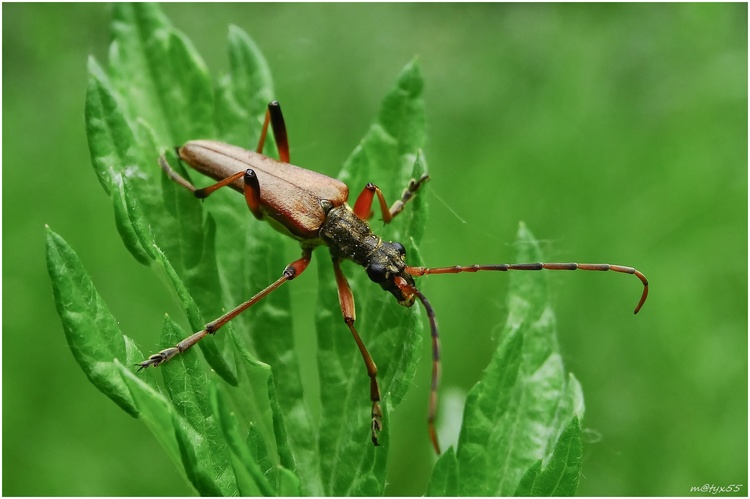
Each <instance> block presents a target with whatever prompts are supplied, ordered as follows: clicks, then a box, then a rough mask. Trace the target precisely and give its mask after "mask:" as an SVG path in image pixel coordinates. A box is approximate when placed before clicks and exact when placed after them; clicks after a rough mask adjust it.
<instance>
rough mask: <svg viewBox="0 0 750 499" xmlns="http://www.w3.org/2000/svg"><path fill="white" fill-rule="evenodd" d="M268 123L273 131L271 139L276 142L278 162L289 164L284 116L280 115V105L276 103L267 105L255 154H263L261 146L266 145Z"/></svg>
mask: <svg viewBox="0 0 750 499" xmlns="http://www.w3.org/2000/svg"><path fill="white" fill-rule="evenodd" d="M269 122H270V123H271V129H272V130H273V138H274V140H275V141H276V148H277V150H278V151H279V161H281V162H282V163H289V140H288V138H287V134H286V124H285V123H284V115H283V114H281V105H280V104H279V102H278V101H272V102H269V103H268V109H266V118H265V120H263V128H262V129H261V131H260V139H258V146H257V147H256V148H255V152H257V153H258V154H263V146H264V145H265V143H266V133H267V132H268V123H269Z"/></svg>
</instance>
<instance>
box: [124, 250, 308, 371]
mask: <svg viewBox="0 0 750 499" xmlns="http://www.w3.org/2000/svg"><path fill="white" fill-rule="evenodd" d="M311 255H312V251H311V250H305V251H304V252H303V254H302V258H300V259H299V260H295V261H293V262H292V263H290V264H289V265H287V267H286V268H285V269H284V273H283V274H282V275H281V277H280V278H279V279H277V280H276V281H275V282H274V283H273V284H271V285H270V286H268V287H267V288H266V289H264V290H263V291H261V292H260V293H258V294H256V295H255V296H253V297H252V298H250V299H249V300H248V301H246V302H245V303H242V304H241V305H239V306H237V307H235V308H234V309H232V310H230V311H229V312H227V313H226V314H224V315H222V316H221V317H219V318H218V319H216V320H213V321H211V322H209V323H208V324H206V327H205V328H204V329H203V330H202V331H198V332H197V333H195V334H192V335H190V336H188V337H187V338H185V339H184V340H182V341H180V342H179V343H177V345H175V346H173V347H169V348H165V349H164V350H162V351H161V352H159V353H156V354H154V355H152V356H150V357H149V358H148V359H146V360H144V361H143V362H141V363H139V364H137V365H138V366H140V369H138V370H139V371H140V370H141V369H144V368H146V367H150V366H153V367H156V366H158V365H160V364H163V363H164V362H167V361H168V360H170V359H171V358H172V357H174V356H175V355H177V354H179V353H182V352H184V351H185V350H187V349H188V348H190V347H192V346H193V345H195V344H196V343H198V342H199V341H200V340H202V339H203V338H205V337H206V336H208V335H209V334H214V333H215V332H216V331H218V330H219V329H220V328H221V327H223V326H224V325H225V324H226V323H227V322H229V321H231V320H232V319H234V318H235V317H237V316H238V315H239V314H241V313H242V312H244V311H245V310H247V309H248V308H250V307H252V306H253V305H255V304H256V303H258V302H259V301H260V300H261V299H262V298H265V297H266V296H267V295H269V294H270V293H271V292H272V291H274V290H275V289H276V288H278V287H279V286H281V285H282V284H284V283H285V282H286V281H291V280H292V279H294V278H295V277H297V276H298V275H300V274H301V273H302V272H304V271H305V269H306V268H307V266H308V264H309V263H310V258H311Z"/></svg>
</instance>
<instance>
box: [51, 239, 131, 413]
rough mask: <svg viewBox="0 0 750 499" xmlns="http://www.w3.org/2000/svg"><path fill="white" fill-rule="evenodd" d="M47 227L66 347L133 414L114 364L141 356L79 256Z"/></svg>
mask: <svg viewBox="0 0 750 499" xmlns="http://www.w3.org/2000/svg"><path fill="white" fill-rule="evenodd" d="M46 231H47V270H48V272H49V276H50V279H51V280H52V292H53V294H54V297H55V305H56V307H57V314H58V315H59V316H60V319H61V320H62V324H63V330H64V331H65V337H66V339H67V340H68V346H69V347H70V351H71V352H72V353H73V356H74V357H75V359H76V361H77V362H78V365H80V366H81V369H83V372H84V373H86V376H87V377H88V378H89V380H90V381H91V382H92V383H93V384H94V386H96V387H97V388H98V389H99V390H100V391H101V392H102V393H104V394H105V395H106V396H107V397H109V398H111V399H112V400H113V401H114V402H115V403H116V404H117V405H119V406H120V407H122V409H123V410H124V411H125V412H127V413H128V414H130V415H131V416H137V415H138V409H137V408H136V405H135V403H134V402H133V399H132V397H131V396H130V391H129V390H128V388H127V386H126V385H125V382H124V381H123V380H122V377H121V376H120V372H119V369H118V368H117V367H116V365H115V364H114V362H115V360H116V359H119V360H120V361H121V362H124V363H126V364H130V365H132V364H134V363H135V362H136V361H137V360H140V359H141V358H142V354H141V353H140V352H139V351H138V348H137V347H136V346H135V344H134V343H133V341H132V340H131V339H130V338H128V337H127V336H124V335H123V334H122V332H121V331H120V329H119V327H118V326H117V320H116V319H115V318H114V317H113V316H112V314H111V313H110V312H109V310H108V309H107V306H106V304H105V303H104V300H102V297H101V296H99V293H97V291H96V288H95V287H94V284H93V283H92V282H91V279H89V276H88V274H87V273H86V270H85V269H84V268H83V265H82V264H81V262H80V260H79V259H78V255H76V253H75V252H74V251H73V250H72V249H71V248H70V246H68V243H67V242H65V240H64V239H63V238H62V237H60V236H59V235H57V234H56V233H54V232H53V231H52V230H51V229H50V228H49V227H47V228H46Z"/></svg>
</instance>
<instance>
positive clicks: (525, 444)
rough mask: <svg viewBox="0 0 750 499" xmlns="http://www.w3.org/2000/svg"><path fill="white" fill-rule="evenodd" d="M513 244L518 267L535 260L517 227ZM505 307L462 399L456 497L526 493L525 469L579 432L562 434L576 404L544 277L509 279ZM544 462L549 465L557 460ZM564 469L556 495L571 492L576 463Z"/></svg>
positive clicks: (527, 236)
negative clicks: (479, 372) (482, 367)
mask: <svg viewBox="0 0 750 499" xmlns="http://www.w3.org/2000/svg"><path fill="white" fill-rule="evenodd" d="M516 244H517V248H518V255H517V258H518V261H543V257H542V254H541V251H540V249H539V246H538V244H537V243H536V241H535V240H534V238H533V236H532V235H531V233H530V232H529V231H528V230H527V229H526V227H525V226H524V225H523V224H522V225H521V227H520V228H519V231H518V240H517V242H516ZM507 303H508V309H509V316H508V320H507V322H506V325H505V329H504V330H503V333H502V338H503V339H502V341H501V343H500V345H499V346H498V349H497V351H496V352H495V355H494V356H493V358H492V360H491V361H490V364H489V366H488V367H487V369H486V371H485V374H484V376H483V377H482V379H481V380H480V381H479V382H478V383H477V385H476V386H475V387H474V388H473V389H472V390H471V391H470V392H469V395H468V397H467V400H466V408H465V412H464V421H463V427H462V431H461V435H460V437H459V443H458V451H457V458H458V470H459V474H458V483H459V489H458V490H459V494H460V495H469V496H472V495H485V496H495V495H512V494H514V493H515V492H516V490H528V486H525V487H526V488H523V487H522V488H521V489H519V482H520V481H521V480H522V479H523V477H524V476H527V477H531V476H532V475H529V473H531V471H529V469H530V467H532V465H534V463H537V462H539V461H540V460H544V459H548V458H549V456H550V455H552V454H553V451H554V450H555V449H557V448H559V449H560V451H559V452H563V449H564V448H565V446H566V445H567V446H568V447H570V446H571V444H570V443H568V444H565V443H561V442H563V440H565V441H569V442H572V441H573V440H574V439H575V438H580V428H579V427H578V428H577V429H575V428H573V429H570V430H569V431H568V432H565V433H563V432H564V430H565V429H566V428H567V427H568V426H569V422H570V421H571V418H572V417H573V416H574V415H576V416H578V417H581V416H582V411H583V403H582V400H583V397H582V395H581V392H580V385H579V384H578V382H577V381H576V380H575V378H573V377H572V376H571V377H570V379H569V380H567V382H566V375H565V370H564V368H563V365H562V359H561V357H560V353H559V348H558V345H557V340H556V336H555V320H554V315H553V313H552V310H551V308H550V306H549V303H548V298H547V285H546V275H545V274H544V273H542V272H520V271H519V272H512V273H511V276H510V289H509V292H508V298H507ZM561 434H563V437H561V436H560V435H561ZM551 462H553V463H555V465H557V463H558V462H559V460H554V459H553V461H551ZM570 466H571V468H570V470H568V471H566V473H564V474H562V475H561V482H560V483H559V484H557V485H556V488H555V490H556V491H558V492H559V493H563V492H562V491H571V490H572V491H575V487H576V485H577V480H578V474H579V472H580V460H578V461H575V460H572V461H571V462H570ZM576 467H577V468H576ZM555 469H556V468H555ZM537 472H538V468H537ZM545 472H546V473H548V475H550V476H551V475H553V474H554V473H555V471H552V470H550V471H548V472H547V471H545ZM433 477H434V475H433ZM525 480H526V481H528V480H531V478H527V479H525ZM524 483H526V482H524ZM547 483H548V482H545V485H546V484H547ZM536 487H537V488H536V489H534V494H535V495H536V493H537V492H539V493H547V491H548V489H544V488H540V487H543V485H542V484H539V485H536ZM549 493H554V491H552V492H549Z"/></svg>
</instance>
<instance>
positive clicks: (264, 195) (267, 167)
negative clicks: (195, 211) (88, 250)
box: [138, 101, 648, 454]
mask: <svg viewBox="0 0 750 499" xmlns="http://www.w3.org/2000/svg"><path fill="white" fill-rule="evenodd" d="M269 123H270V124H271V127H272V130H273V134H274V138H275V140H276V144H277V147H278V152H279V161H276V160H274V159H272V158H269V157H267V156H265V155H263V154H261V151H262V150H263V145H264V143H265V139H266V133H267V130H268V125H269ZM177 154H178V156H179V158H180V160H181V161H184V162H185V163H187V164H188V165H190V166H191V167H193V168H195V169H196V170H198V171H199V172H200V173H203V174H204V175H207V176H209V177H211V178H213V179H214V180H216V181H217V183H216V184H213V185H211V186H209V187H206V188H203V189H196V188H195V187H194V186H193V185H192V184H191V183H190V182H188V181H187V180H185V179H184V178H183V177H181V176H180V175H179V174H177V173H176V172H175V171H174V170H173V169H172V168H171V167H170V166H169V164H168V163H167V161H166V158H165V157H164V156H162V157H160V158H159V165H161V167H162V169H163V170H164V172H165V173H166V174H167V175H168V176H169V178H171V179H172V180H174V181H175V182H177V183H178V184H180V185H182V186H183V187H185V188H187V189H189V190H190V191H191V192H193V193H194V194H195V196H196V197H198V198H205V197H206V196H209V195H210V194H211V193H212V192H214V191H216V190H217V189H219V188H221V187H231V188H232V189H234V190H236V191H238V192H240V193H242V194H244V196H245V200H246V201H247V206H248V208H249V209H250V211H251V212H252V214H253V215H254V216H255V217H256V218H258V219H261V220H267V221H268V222H269V223H270V224H271V225H272V226H273V227H274V228H275V229H277V230H279V231H280V232H282V233H284V234H286V235H288V236H290V237H292V238H294V239H296V240H298V241H299V243H300V246H301V247H302V256H301V257H300V258H299V259H298V260H295V261H294V262H292V263H290V264H289V265H287V267H286V268H285V269H284V272H283V273H282V275H281V277H279V278H278V279H277V280H276V281H275V282H273V283H272V284H271V285H269V286H268V287H267V288H265V289H263V290H262V291H260V292H259V293H258V294H256V295H255V296H253V297H252V298H250V299H249V300H248V301H246V302H244V303H242V304H240V305H238V306H237V307H236V308H234V309H232V310H230V311H229V312H227V313H226V314H224V315H222V316H221V317H219V318H218V319H216V320H214V321H212V322H209V323H208V324H206V327H205V328H204V329H203V330H202V331H199V332H197V333H195V334H193V335H191V336H189V337H187V338H185V339H184V340H182V341H180V342H179V343H178V344H177V345H175V346H173V347H170V348H167V349H164V350H162V351H161V352H159V353H157V354H154V355H152V356H150V357H149V358H148V359H147V360H145V361H143V362H141V363H140V364H138V365H139V366H140V368H141V369H143V368H146V367H149V366H154V367H156V366H158V365H160V364H162V363H164V362H166V361H168V360H169V359H171V358H172V357H174V356H175V355H177V354H178V353H180V352H184V351H185V350H187V349H188V348H190V347H192V346H193V345H195V344H196V343H198V341H200V340H201V339H203V338H204V337H205V336H207V335H209V334H213V333H215V332H216V331H218V330H219V329H220V328H221V327H222V326H223V325H224V324H226V323H227V322H229V321H231V320H232V319H233V318H235V317H236V316H237V315H239V314H240V313H242V312H243V311H245V310H246V309H248V308H250V307H251V306H252V305H254V304H255V303H257V302H258V301H260V300H261V299H262V298H264V297H265V296H266V295H268V294H270V293H271V292H272V291H274V290H275V289H276V288H278V287H279V286H281V285H282V284H284V283H285V282H286V281H290V280H292V279H294V278H295V277H297V276H298V275H300V274H301V273H302V272H304V271H305V269H306V268H307V266H308V264H309V263H310V258H311V254H312V250H313V249H314V248H315V247H317V246H320V245H325V246H328V249H329V251H330V253H331V258H332V261H333V269H334V274H335V276H336V285H337V288H338V295H339V304H340V306H341V313H342V314H343V316H344V323H345V324H346V326H347V327H348V328H349V331H351V333H352V336H353V337H354V341H355V342H356V343H357V348H359V351H360V353H361V354H362V359H363V360H364V363H365V367H366V368H367V375H368V376H369V378H370V400H371V401H372V423H371V430H370V431H371V435H372V442H373V444H375V445H378V433H379V432H380V430H381V429H382V427H383V425H382V412H381V409H380V388H379V387H378V380H377V374H378V370H377V367H376V366H375V362H374V361H373V359H372V357H371V356H370V354H369V352H368V351H367V347H366V346H365V344H364V342H363V341H362V338H360V336H359V333H358V332H357V329H356V328H355V327H354V322H355V320H356V316H355V310H354V297H353V295H352V291H351V288H350V287H349V283H348V282H347V280H346V277H345V276H344V273H343V272H342V271H341V265H340V264H341V260H342V259H349V260H352V261H353V262H355V263H357V264H358V265H361V266H362V267H364V268H365V270H366V271H367V275H368V276H369V278H370V279H371V280H372V281H374V282H376V283H378V284H379V285H380V287H382V288H383V289H384V290H386V291H388V292H390V293H391V294H393V296H394V297H395V298H396V300H397V301H398V302H399V303H400V304H401V305H403V306H406V307H411V306H412V305H413V304H414V302H415V300H419V302H420V303H422V306H423V307H424V309H425V311H426V313H427V317H428V320H429V323H430V332H431V336H432V383H431V385H430V402H429V410H428V417H427V424H428V430H429V435H430V440H431V441H432V445H433V447H434V448H435V452H437V453H438V454H439V453H440V446H439V444H438V439H437V433H436V431H435V417H436V415H437V394H438V387H439V383H440V344H439V339H438V327H437V321H436V319H435V313H434V311H433V309H432V306H431V305H430V302H429V301H428V300H427V298H426V297H425V296H424V294H422V292H421V291H419V289H417V287H416V286H415V283H414V277H420V276H423V275H427V274H457V273H461V272H478V271H486V270H494V271H501V272H507V271H509V270H542V269H546V270H592V271H607V270H611V271H613V272H620V273H623V274H634V275H635V276H636V277H638V279H640V280H641V282H642V283H643V293H642V294H641V298H640V300H639V301H638V305H637V306H636V307H635V313H638V311H639V310H640V309H641V307H642V306H643V303H644V302H645V301H646V297H647V296H648V281H647V280H646V277H645V276H644V275H643V274H642V273H641V272H639V271H638V270H636V269H634V268H632V267H624V266H622V265H609V264H606V263H512V264H500V265H471V266H465V267H462V266H460V265H456V266H453V267H434V268H428V267H411V266H409V265H407V264H406V260H405V257H406V250H405V248H404V246H403V245H401V244H400V243H397V242H391V241H383V240H382V239H381V238H379V237H378V236H376V235H375V234H373V232H372V231H371V230H370V226H369V225H368V223H367V219H368V218H369V216H370V211H371V208H372V203H373V201H374V200H375V197H377V199H378V204H379V206H380V213H381V215H382V217H383V221H384V222H385V223H389V222H391V220H393V218H394V217H396V216H397V215H398V214H399V213H401V211H402V210H403V208H404V206H405V204H406V203H407V202H408V201H409V199H411V198H412V197H413V196H414V194H415V193H416V192H417V190H418V189H419V188H420V187H421V186H422V184H424V182H425V181H427V179H428V176H427V174H424V175H422V177H421V178H419V179H417V180H411V181H410V182H409V185H408V186H407V188H406V189H405V190H404V192H403V194H402V196H401V199H399V200H397V201H396V202H395V203H393V205H391V206H390V207H389V206H388V204H387V203H386V201H385V197H384V196H383V193H382V192H381V191H380V189H379V188H378V187H377V186H375V185H374V184H367V185H366V186H365V188H364V189H363V190H362V192H361V193H360V194H359V196H358V197H357V200H356V202H355V203H354V208H350V207H349V205H348V204H347V203H346V201H347V199H348V197H349V189H348V188H347V186H346V185H345V184H344V183H342V182H339V181H338V180H336V179H333V178H330V177H327V176H325V175H322V174H320V173H316V172H313V171H310V170H305V169H304V168H300V167H298V166H294V165H291V164H289V145H288V141H287V134H286V126H285V124H284V118H283V116H282V114H281V108H280V106H279V104H278V102H275V101H274V102H271V103H270V104H269V105H268V110H267V111H266V118H265V121H264V123H263V129H262V131H261V136H260V140H259V141H258V147H257V148H256V151H255V152H253V151H248V150H246V149H242V148H240V147H236V146H232V145H229V144H224V143H222V142H216V141H211V140H193V141H190V142H188V143H187V144H185V145H183V146H182V147H180V148H179V149H178V150H177ZM139 370H140V369H139Z"/></svg>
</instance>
